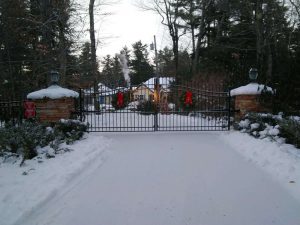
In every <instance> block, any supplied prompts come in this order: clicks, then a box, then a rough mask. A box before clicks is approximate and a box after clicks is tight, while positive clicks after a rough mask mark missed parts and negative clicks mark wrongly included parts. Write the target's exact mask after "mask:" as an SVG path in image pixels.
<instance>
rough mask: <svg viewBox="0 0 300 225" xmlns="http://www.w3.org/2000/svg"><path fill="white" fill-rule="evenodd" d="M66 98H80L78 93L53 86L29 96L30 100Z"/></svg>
mask: <svg viewBox="0 0 300 225" xmlns="http://www.w3.org/2000/svg"><path fill="white" fill-rule="evenodd" d="M64 97H71V98H78V97H79V94H78V93H77V92H76V91H72V90H69V89H66V88H62V87H60V86H58V85H51V86H50V87H48V88H46V89H42V90H39V91H35V92H32V93H29V94H28V95H27V98H28V99H43V98H51V99H59V98H64Z"/></svg>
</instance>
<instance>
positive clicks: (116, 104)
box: [111, 92, 129, 110]
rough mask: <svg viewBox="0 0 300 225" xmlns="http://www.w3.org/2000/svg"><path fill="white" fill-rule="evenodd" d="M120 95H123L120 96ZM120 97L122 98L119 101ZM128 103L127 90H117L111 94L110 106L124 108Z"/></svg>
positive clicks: (117, 108)
mask: <svg viewBox="0 0 300 225" xmlns="http://www.w3.org/2000/svg"><path fill="white" fill-rule="evenodd" d="M121 95H122V96H123V97H121ZM121 98H123V100H122V102H120V100H121ZM120 103H121V104H120ZM128 103H129V92H118V93H116V94H114V95H113V97H112V101H111V104H112V106H113V107H114V108H115V109H116V110H119V109H124V108H125V107H127V105H128Z"/></svg>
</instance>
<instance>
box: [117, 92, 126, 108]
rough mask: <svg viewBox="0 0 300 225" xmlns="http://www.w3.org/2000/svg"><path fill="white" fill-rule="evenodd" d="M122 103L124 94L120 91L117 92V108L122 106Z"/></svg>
mask: <svg viewBox="0 0 300 225" xmlns="http://www.w3.org/2000/svg"><path fill="white" fill-rule="evenodd" d="M123 105H124V94H123V93H122V92H118V93H117V106H118V107H119V108H121V107H123Z"/></svg>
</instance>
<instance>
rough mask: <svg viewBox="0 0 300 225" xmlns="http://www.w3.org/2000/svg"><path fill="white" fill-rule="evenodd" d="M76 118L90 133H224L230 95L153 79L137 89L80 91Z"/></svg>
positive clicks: (103, 88)
mask: <svg viewBox="0 0 300 225" xmlns="http://www.w3.org/2000/svg"><path fill="white" fill-rule="evenodd" d="M79 99H80V100H79V104H78V109H77V114H78V115H79V117H80V119H81V120H82V121H85V122H87V123H88V124H89V131H91V132H143V131H223V130H228V129H229V126H230V95H229V93H228V92H222V91H216V90H212V89H210V90H208V88H206V87H202V86H201V84H200V83H193V84H177V83H176V82H174V78H167V77H166V78H159V79H156V78H151V79H150V80H148V81H146V82H144V83H142V84H140V85H138V86H136V87H129V88H127V87H116V88H112V87H107V86H105V85H103V84H99V86H98V90H97V91H94V89H93V88H91V89H81V90H80V98H79Z"/></svg>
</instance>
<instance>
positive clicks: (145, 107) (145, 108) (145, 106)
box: [137, 101, 157, 114]
mask: <svg viewBox="0 0 300 225" xmlns="http://www.w3.org/2000/svg"><path fill="white" fill-rule="evenodd" d="M137 111H140V112H141V113H142V114H153V113H155V112H156V111H157V108H156V105H155V103H154V102H152V101H144V102H140V103H139V104H138V106H137Z"/></svg>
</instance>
